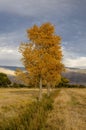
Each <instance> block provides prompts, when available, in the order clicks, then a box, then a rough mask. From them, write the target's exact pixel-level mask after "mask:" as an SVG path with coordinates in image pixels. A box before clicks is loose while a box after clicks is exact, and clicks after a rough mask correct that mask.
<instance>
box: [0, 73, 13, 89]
mask: <svg viewBox="0 0 86 130" xmlns="http://www.w3.org/2000/svg"><path fill="white" fill-rule="evenodd" d="M10 84H11V81H10V80H9V78H8V77H7V75H6V74H4V73H0V86H1V87H8V86H9V85H10Z"/></svg>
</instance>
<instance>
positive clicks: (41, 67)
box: [19, 23, 64, 84]
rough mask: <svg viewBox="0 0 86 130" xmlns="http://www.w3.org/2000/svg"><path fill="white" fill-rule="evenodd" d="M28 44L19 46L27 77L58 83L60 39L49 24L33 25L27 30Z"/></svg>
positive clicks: (60, 65)
mask: <svg viewBox="0 0 86 130" xmlns="http://www.w3.org/2000/svg"><path fill="white" fill-rule="evenodd" d="M27 37H28V39H29V41H30V42H29V43H22V44H21V45H20V48H19V50H20V52H21V53H22V59H21V60H22V62H23V65H24V66H25V69H26V72H27V73H28V74H29V77H30V76H31V77H33V78H34V77H35V78H37V79H39V78H40V77H41V78H42V80H44V82H46V83H47V82H50V83H51V84H52V83H54V84H55V83H57V82H60V79H61V76H60V75H61V72H62V71H63V69H64V65H63V64H62V50H61V37H60V36H58V35H56V34H55V28H54V26H53V25H52V24H51V23H44V24H42V25H41V26H37V25H34V26H33V27H31V28H30V29H28V30H27Z"/></svg>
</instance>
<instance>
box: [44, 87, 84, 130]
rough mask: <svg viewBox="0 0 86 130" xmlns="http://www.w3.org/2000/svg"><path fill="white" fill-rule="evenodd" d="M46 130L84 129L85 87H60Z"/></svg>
mask: <svg viewBox="0 0 86 130" xmlns="http://www.w3.org/2000/svg"><path fill="white" fill-rule="evenodd" d="M46 130H86V89H61V91H60V93H59V96H58V97H57V98H56V99H55V102H54V109H53V110H52V112H51V113H50V114H49V115H48V119H47V123H46Z"/></svg>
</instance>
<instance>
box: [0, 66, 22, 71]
mask: <svg viewBox="0 0 86 130" xmlns="http://www.w3.org/2000/svg"><path fill="white" fill-rule="evenodd" d="M0 68H5V69H9V70H13V71H15V70H16V69H17V68H20V69H22V70H24V67H17V66H0Z"/></svg>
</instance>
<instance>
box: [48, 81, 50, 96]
mask: <svg viewBox="0 0 86 130" xmlns="http://www.w3.org/2000/svg"><path fill="white" fill-rule="evenodd" d="M47 96H48V97H49V96H50V83H48V84H47Z"/></svg>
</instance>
